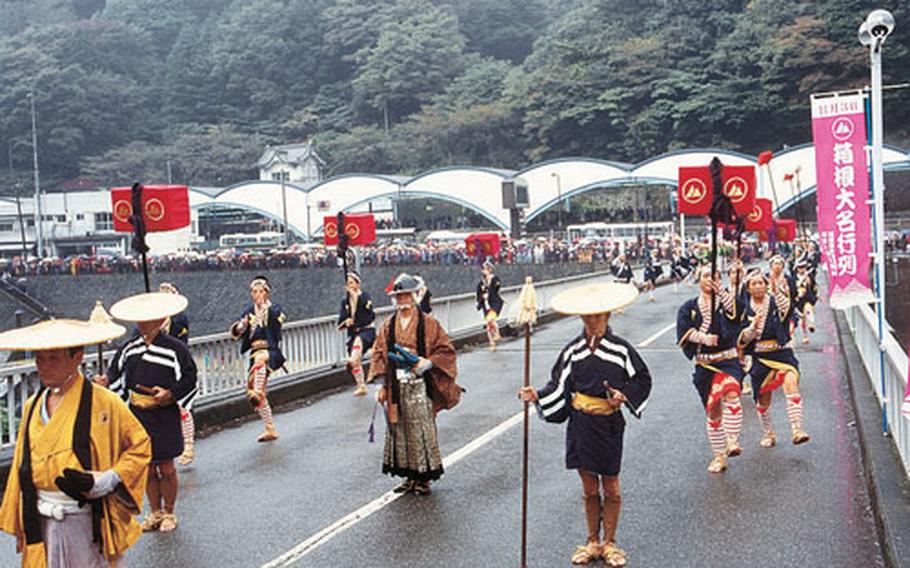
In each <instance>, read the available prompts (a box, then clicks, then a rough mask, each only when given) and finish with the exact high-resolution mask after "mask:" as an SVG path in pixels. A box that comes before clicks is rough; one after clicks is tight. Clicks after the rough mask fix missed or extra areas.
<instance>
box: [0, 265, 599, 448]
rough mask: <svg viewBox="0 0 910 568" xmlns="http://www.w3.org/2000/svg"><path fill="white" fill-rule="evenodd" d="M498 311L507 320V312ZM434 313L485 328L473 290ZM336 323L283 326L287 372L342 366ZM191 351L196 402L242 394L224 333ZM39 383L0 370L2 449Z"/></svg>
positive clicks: (25, 373) (553, 283)
mask: <svg viewBox="0 0 910 568" xmlns="http://www.w3.org/2000/svg"><path fill="white" fill-rule="evenodd" d="M608 275H609V272H607V271H599V272H592V273H589V274H580V275H576V276H570V277H566V278H560V279H557V280H548V281H544V282H537V283H535V289H536V291H537V300H538V305H539V306H542V307H547V306H549V305H550V299H551V298H552V297H553V296H554V295H556V294H558V293H559V292H561V291H563V290H565V289H567V288H569V287H571V286H574V285H577V284H580V283H584V282H588V281H596V280H600V279H603V278H605V277H607V276H608ZM520 290H521V286H510V287H505V288H503V289H502V290H501V294H502V296H503V298H504V299H505V301H506V306H507V308H512V309H513V310H514V308H515V307H517V302H516V300H517V298H518V293H519V291H520ZM393 309H394V308H393V307H392V306H386V307H382V308H379V309H377V310H376V315H377V322H378V321H382V320H383V319H384V316H386V315H388V314H390V313H391V312H392V310H393ZM501 315H502V316H503V318H504V319H505V316H506V315H505V314H501ZM433 316H434V317H436V319H437V320H439V322H440V323H442V325H443V327H445V329H446V330H447V331H448V332H449V334H450V335H452V336H458V335H459V334H463V333H467V332H470V331H473V330H480V329H481V328H482V326H483V322H482V318H481V316H480V315H479V313H478V312H477V310H476V305H475V296H474V294H473V293H468V294H459V295H455V296H445V297H442V298H438V299H434V301H433ZM336 321H337V316H334V315H331V316H322V317H318V318H312V319H307V320H301V321H294V322H289V323H286V324H285V325H284V327H283V329H282V350H283V352H284V354H285V357H286V358H287V363H286V366H287V370H288V374H289V375H300V374H303V373H317V372H319V371H321V370H330V369H332V368H336V367H339V366H341V365H343V364H344V361H345V358H346V352H345V341H346V336H345V335H344V334H343V333H342V332H340V331H338V329H337V327H336ZM225 327H227V324H226V325H225ZM190 351H191V353H192V354H193V358H194V359H195V361H196V366H197V368H198V381H199V388H200V395H199V399H198V400H197V403H196V404H205V401H206V400H207V399H211V398H213V397H215V396H219V397H221V396H233V395H234V394H236V396H238V397H239V396H242V392H243V389H244V388H245V385H246V368H247V364H248V359H247V357H246V356H244V355H242V354H241V353H240V352H239V349H238V347H237V344H236V343H235V342H234V341H233V340H231V337H230V335H229V334H228V333H226V332H225V333H217V334H213V335H205V336H201V337H194V338H192V339H191V340H190ZM113 355H114V352H113V351H108V352H105V353H101V354H98V353H97V352H96V351H95V350H94V349H93V348H89V349H88V350H87V351H86V353H85V362H84V363H83V366H84V369H83V372H84V373H85V374H86V376H92V375H94V374H95V373H96V372H97V371H98V364H99V358H100V359H103V361H104V366H105V367H106V366H107V364H108V363H109V362H110V359H111V357H113ZM38 384H39V383H38V376H37V372H36V369H35V365H34V363H29V364H23V365H18V366H14V367H6V368H4V369H0V399H2V401H3V402H2V403H0V449H4V448H8V447H10V446H11V445H12V444H14V443H15V441H16V431H17V427H18V424H19V418H20V414H21V409H22V403H23V401H25V400H26V399H27V398H28V397H29V396H30V395H31V394H32V393H34V392H35V391H36V390H37V388H38Z"/></svg>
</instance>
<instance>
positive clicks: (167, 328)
mask: <svg viewBox="0 0 910 568" xmlns="http://www.w3.org/2000/svg"><path fill="white" fill-rule="evenodd" d="M158 291H159V292H167V293H168V294H180V290H179V289H178V288H177V285H176V284H173V283H171V282H162V283H161V284H159V285H158ZM162 329H163V330H164V333H166V334H167V335H170V336H171V337H174V338H177V339H179V340H180V341H182V342H183V344H184V345H187V346H188V345H189V343H190V320H189V319H187V317H186V313H185V312H180V313H179V314H175V315H173V316H171V317H169V318H167V319H166V320H165V322H164V327H163V328H162ZM197 396H199V389H198V388H195V389H193V391H192V392H190V393H189V394H188V395H186V396H185V397H183V398H182V399H180V400H179V401H177V407H178V408H179V409H180V423H181V424H182V426H183V428H182V429H183V454H181V455H180V457H179V458H177V463H178V464H180V465H183V466H186V465H190V464H191V463H192V462H193V460H194V459H196V422H195V421H194V420H193V402H194V401H195V400H196V397H197Z"/></svg>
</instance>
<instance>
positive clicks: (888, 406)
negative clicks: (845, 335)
mask: <svg viewBox="0 0 910 568" xmlns="http://www.w3.org/2000/svg"><path fill="white" fill-rule="evenodd" d="M846 315H847V321H848V323H849V324H850V331H851V333H852V334H853V341H854V342H855V343H856V347H857V349H858V350H859V354H860V358H862V360H863V366H864V367H865V368H866V374H867V375H868V377H869V380H870V382H871V383H872V389H873V390H874V391H875V394H876V396H877V397H878V402H879V404H881V402H882V400H884V401H885V414H886V415H887V418H888V421H887V425H886V427H887V429H888V432H889V433H890V434H891V436H892V438H893V440H894V444H895V445H896V446H897V449H898V452H899V453H900V456H901V460H902V461H903V464H904V470H905V471H906V472H907V474H908V475H910V420H907V419H906V418H904V417H902V416H901V403H902V402H903V400H904V390H905V389H906V388H907V365H908V361H907V353H906V352H905V351H904V350H903V349H902V348H901V346H900V344H899V343H898V342H897V340H896V339H895V338H894V336H893V335H892V334H890V333H885V339H884V341H883V342H882V350H881V351H880V350H879V342H878V333H877V331H878V318H877V317H876V315H875V312H874V311H873V310H872V308H870V307H869V306H867V305H862V306H859V307H854V308H850V309H849V310H847V311H846ZM883 362H884V385H883V384H882V382H883V381H882V374H881V371H882V363H883ZM883 387H884V388H883ZM883 390H884V392H882V391H883Z"/></svg>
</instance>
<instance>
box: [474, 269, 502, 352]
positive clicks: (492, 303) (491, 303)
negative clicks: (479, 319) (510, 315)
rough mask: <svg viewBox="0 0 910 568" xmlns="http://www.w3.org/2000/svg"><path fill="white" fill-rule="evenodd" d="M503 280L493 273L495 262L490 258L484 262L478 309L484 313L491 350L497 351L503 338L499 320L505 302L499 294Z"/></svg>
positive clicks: (478, 292)
mask: <svg viewBox="0 0 910 568" xmlns="http://www.w3.org/2000/svg"><path fill="white" fill-rule="evenodd" d="M501 287H502V282H501V281H500V280H499V276H496V274H494V273H493V263H492V262H490V261H489V260H487V261H485V262H484V263H483V267H482V268H481V275H480V282H478V283H477V309H478V310H480V311H481V313H483V321H484V325H486V329H487V339H488V340H489V342H490V351H496V343H497V342H498V341H499V340H500V339H501V337H500V335H499V324H498V323H497V320H498V319H499V315H500V314H502V308H503V305H505V302H504V301H503V299H502V296H500V295H499V289H500V288H501Z"/></svg>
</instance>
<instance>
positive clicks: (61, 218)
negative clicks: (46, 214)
mask: <svg viewBox="0 0 910 568" xmlns="http://www.w3.org/2000/svg"><path fill="white" fill-rule="evenodd" d="M54 220H55V221H57V222H58V223H66V215H55V216H54Z"/></svg>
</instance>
